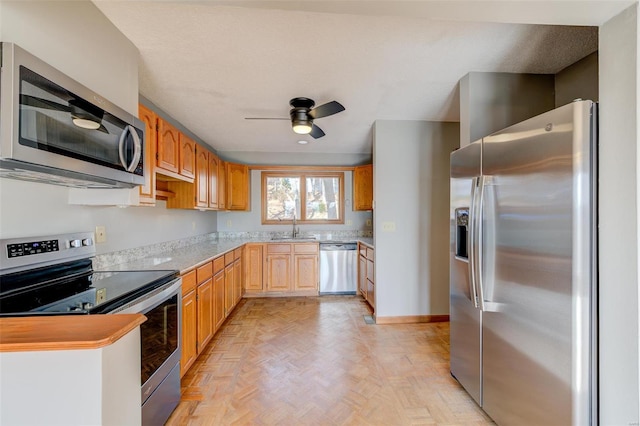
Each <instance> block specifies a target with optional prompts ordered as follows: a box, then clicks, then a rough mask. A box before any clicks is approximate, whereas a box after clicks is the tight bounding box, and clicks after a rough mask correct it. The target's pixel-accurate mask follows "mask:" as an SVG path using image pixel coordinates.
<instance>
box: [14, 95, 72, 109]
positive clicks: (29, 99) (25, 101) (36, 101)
mask: <svg viewBox="0 0 640 426" xmlns="http://www.w3.org/2000/svg"><path fill="white" fill-rule="evenodd" d="M20 104H22V105H29V106H32V107H34V108H44V109H53V110H56V111H63V112H70V111H71V108H70V107H68V106H66V105H62V104H59V103H57V102H52V101H48V100H46V99H41V98H36V97H35V96H29V95H20Z"/></svg>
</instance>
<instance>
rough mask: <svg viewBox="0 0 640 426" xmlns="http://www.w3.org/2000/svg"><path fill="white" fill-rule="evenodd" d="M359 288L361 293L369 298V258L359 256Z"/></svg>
mask: <svg viewBox="0 0 640 426" xmlns="http://www.w3.org/2000/svg"><path fill="white" fill-rule="evenodd" d="M358 288H359V289H360V293H362V296H363V297H364V298H365V299H366V298H367V258H366V257H364V256H359V261H358Z"/></svg>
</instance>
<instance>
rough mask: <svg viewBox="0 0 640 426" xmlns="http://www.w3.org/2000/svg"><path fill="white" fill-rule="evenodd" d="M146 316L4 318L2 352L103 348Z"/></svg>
mask: <svg viewBox="0 0 640 426" xmlns="http://www.w3.org/2000/svg"><path fill="white" fill-rule="evenodd" d="M146 320H147V317H145V316H144V315H142V314H113V315H63V316H35V317H11V318H0V352H27V351H59V350H78V349H99V348H103V347H105V346H109V345H111V344H113V343H115V342H116V341H118V340H119V339H120V338H121V337H123V336H125V335H126V334H128V333H129V332H131V331H132V330H134V329H135V328H136V327H138V326H140V324H142V323H143V322H145V321H146Z"/></svg>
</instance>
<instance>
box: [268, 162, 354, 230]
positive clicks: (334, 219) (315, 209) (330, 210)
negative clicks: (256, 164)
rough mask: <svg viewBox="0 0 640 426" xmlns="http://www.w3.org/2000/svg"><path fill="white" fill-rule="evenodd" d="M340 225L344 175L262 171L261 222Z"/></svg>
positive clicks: (342, 216) (341, 221)
mask: <svg viewBox="0 0 640 426" xmlns="http://www.w3.org/2000/svg"><path fill="white" fill-rule="evenodd" d="M294 215H295V218H296V221H297V222H299V223H344V173H320V172H309V173H304V172H262V223H263V224H278V223H282V224H285V223H291V222H292V221H293V218H294Z"/></svg>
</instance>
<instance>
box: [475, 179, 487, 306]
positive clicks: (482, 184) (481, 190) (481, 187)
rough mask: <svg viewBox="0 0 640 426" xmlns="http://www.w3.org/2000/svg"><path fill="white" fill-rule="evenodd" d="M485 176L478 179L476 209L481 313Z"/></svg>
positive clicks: (478, 302) (477, 293)
mask: <svg viewBox="0 0 640 426" xmlns="http://www.w3.org/2000/svg"><path fill="white" fill-rule="evenodd" d="M485 181H486V179H485V176H480V177H479V178H478V190H477V192H478V197H477V198H478V201H477V204H476V209H475V212H476V214H475V217H474V220H475V222H476V224H475V231H476V235H475V237H474V238H475V247H476V250H475V256H476V258H475V274H476V277H475V280H474V284H475V287H476V288H475V293H476V307H477V308H478V309H480V310H481V311H484V308H485V306H484V292H483V291H482V290H483V288H482V286H483V283H482V276H483V266H482V262H483V254H482V251H483V250H482V248H483V247H482V241H483V239H484V226H483V217H482V215H483V212H484V188H485Z"/></svg>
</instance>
